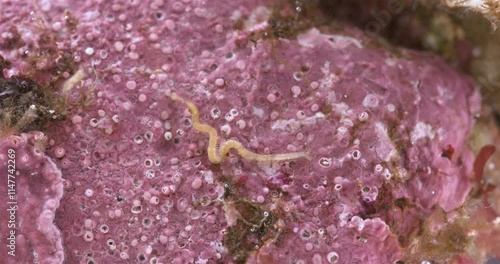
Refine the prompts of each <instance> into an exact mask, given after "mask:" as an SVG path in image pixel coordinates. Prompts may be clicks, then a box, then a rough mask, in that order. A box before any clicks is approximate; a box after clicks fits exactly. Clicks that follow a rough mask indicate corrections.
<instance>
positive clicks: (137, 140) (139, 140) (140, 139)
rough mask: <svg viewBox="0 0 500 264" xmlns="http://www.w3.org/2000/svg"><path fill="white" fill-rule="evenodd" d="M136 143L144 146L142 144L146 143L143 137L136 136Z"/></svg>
mask: <svg viewBox="0 0 500 264" xmlns="http://www.w3.org/2000/svg"><path fill="white" fill-rule="evenodd" d="M134 142H135V143H136V144H142V142H144V139H143V138H142V136H136V137H135V138H134Z"/></svg>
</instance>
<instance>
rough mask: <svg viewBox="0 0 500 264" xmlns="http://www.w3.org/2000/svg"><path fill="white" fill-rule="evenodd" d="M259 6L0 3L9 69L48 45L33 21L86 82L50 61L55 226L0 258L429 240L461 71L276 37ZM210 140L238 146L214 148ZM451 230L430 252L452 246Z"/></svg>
mask: <svg viewBox="0 0 500 264" xmlns="http://www.w3.org/2000/svg"><path fill="white" fill-rule="evenodd" d="M262 4H263V3H259V2H258V1H236V2H234V1H233V2H227V3H225V4H221V3H214V2H208V1H207V2H200V1H186V0H185V1H168V2H164V1H157V0H156V1H150V2H139V1H129V2H126V3H121V2H120V3H118V2H111V1H86V2H85V3H83V4H82V3H80V2H75V1H73V2H72V1H69V2H67V3H62V2H45V1H44V2H40V3H38V4H37V5H33V6H32V5H29V6H24V7H26V8H25V9H21V8H20V7H21V6H20V5H21V4H19V3H10V2H9V3H7V4H5V5H4V8H5V12H4V14H3V19H2V21H4V22H5V23H3V24H2V25H1V26H0V27H1V28H2V29H6V28H12V27H14V28H16V30H17V32H22V34H21V36H22V37H20V38H21V39H22V40H23V41H22V42H21V41H10V42H9V41H8V40H9V39H12V38H14V39H15V34H4V35H2V38H3V39H4V40H5V39H7V43H14V44H12V45H13V46H14V47H10V46H9V47H8V48H3V49H2V50H1V52H2V53H1V55H2V56H3V57H4V58H5V59H6V60H8V61H10V62H12V65H10V66H9V67H10V68H9V69H6V70H5V71H4V74H5V77H6V78H10V77H11V76H13V75H15V74H21V73H23V72H24V71H25V69H26V68H28V66H27V62H26V60H25V57H23V54H25V52H26V51H30V50H31V47H33V46H34V47H36V46H39V45H40V44H41V42H42V40H47V39H51V38H42V34H41V32H43V33H44V34H48V36H54V38H52V39H57V40H58V41H56V43H57V45H56V51H57V50H58V49H61V50H65V51H66V52H70V53H71V56H70V58H71V59H72V62H75V63H77V64H78V65H79V67H81V68H82V69H83V72H84V74H78V72H77V71H76V70H64V71H62V72H60V75H61V76H63V77H64V78H65V79H67V80H68V79H69V80H73V81H70V83H71V89H69V88H68V89H65V91H64V92H65V93H67V94H66V95H65V96H64V97H66V96H67V98H65V101H66V102H79V103H74V104H69V103H66V104H67V108H66V112H65V117H66V118H65V119H64V120H61V121H57V122H56V123H52V124H51V125H50V126H49V127H48V129H47V130H46V131H45V135H46V137H47V138H46V139H45V140H46V144H45V145H44V148H43V151H41V152H40V153H39V155H42V158H43V159H48V158H49V157H50V162H53V164H54V166H56V168H53V167H51V168H53V170H54V171H57V173H61V176H62V181H63V183H64V194H63V197H62V199H60V197H59V196H57V195H54V197H56V198H53V199H56V200H57V201H58V203H54V208H53V209H55V208H57V211H56V213H55V218H54V221H53V223H52V221H50V220H51V219H49V220H47V221H46V222H44V224H43V226H50V227H52V226H53V227H54V228H53V229H51V230H53V232H52V231H51V232H52V233H50V234H48V233H43V232H42V233H41V234H39V237H40V238H39V239H38V240H32V242H31V244H26V245H25V246H20V249H19V250H20V251H21V250H23V252H28V253H26V254H22V255H19V256H16V257H15V258H12V257H9V256H7V255H5V254H6V253H5V251H2V252H1V253H0V254H1V255H0V256H1V257H2V259H6V261H7V263H19V262H24V261H26V262H31V261H33V260H34V258H35V257H37V258H38V261H39V262H41V263H62V262H63V258H64V262H66V263H80V262H82V263H134V262H139V263H147V262H149V263H231V262H232V263H393V262H396V261H398V260H403V259H405V258H406V257H407V255H405V253H407V252H406V250H407V249H408V248H410V249H411V248H413V246H415V245H414V244H412V243H413V241H415V239H417V241H419V239H420V237H421V235H422V234H423V233H424V234H427V233H428V230H429V229H430V227H428V225H427V224H426V218H427V217H430V216H435V215H436V214H437V213H436V212H439V213H443V212H444V213H446V212H453V211H454V210H455V209H456V208H458V207H460V206H461V205H462V204H463V203H464V201H465V199H466V196H467V194H468V193H469V191H470V190H471V179H472V177H473V171H472V166H473V156H472V154H471V152H470V151H469V150H468V149H467V148H466V147H465V143H466V141H467V139H468V136H469V134H470V131H471V128H472V124H473V117H474V115H475V114H476V113H477V112H478V111H479V108H480V98H479V93H478V90H477V88H476V86H475V85H474V84H473V82H472V81H471V80H470V79H469V78H467V77H465V76H464V75H463V74H461V73H459V72H457V71H456V70H454V69H453V68H452V67H450V66H448V65H447V64H446V63H445V62H444V60H443V59H441V58H439V57H437V56H435V55H432V54H429V53H423V52H416V51H411V50H406V49H399V48H394V47H390V48H387V45H381V44H380V43H379V42H378V40H376V39H374V38H371V37H368V36H367V35H366V34H365V33H364V32H363V31H361V30H358V29H356V28H354V27H352V26H349V25H347V24H345V25H344V24H342V26H341V27H334V29H332V28H326V27H322V28H320V29H318V28H314V27H311V28H309V29H305V28H304V29H303V30H301V31H300V32H295V34H290V35H288V34H285V35H280V34H276V33H277V31H276V30H277V29H280V27H276V26H277V25H278V26H279V25H280V24H279V23H278V24H276V20H274V19H270V17H275V16H276V13H273V11H276V10H273V9H272V8H270V7H266V6H263V5H262ZM266 4H269V3H267V2H266ZM27 7H29V8H27ZM20 10H34V11H33V13H28V12H27V11H26V13H24V11H20ZM63 10H65V11H63ZM279 10H280V12H279V16H282V17H285V18H290V17H292V18H293V17H294V16H295V15H297V13H296V12H299V10H298V9H294V8H292V7H290V6H286V5H285V6H280V9H279ZM13 17H15V18H16V20H12V21H10V20H9V19H11V18H13ZM33 21H35V22H36V23H35V22H33ZM268 21H269V22H268ZM292 21H293V20H292ZM40 28H43V30H40ZM10 32H16V31H15V30H13V29H12V30H10ZM44 36H46V35H44ZM279 36H284V37H285V36H286V37H287V38H278V37H279ZM15 43H18V44H15ZM12 45H11V46H12ZM61 56H62V55H61ZM42 58H43V59H45V60H43V61H44V62H45V65H50V64H51V63H54V61H53V60H56V59H57V58H53V57H47V58H46V57H42ZM62 58H66V57H64V56H63V57H62ZM38 59H40V57H38ZM35 66H36V65H35ZM42 66H43V65H42ZM42 66H40V67H41V69H43V67H42ZM35 69H36V67H35ZM72 76H77V78H76V79H71V78H72ZM61 86H64V85H63V84H61ZM61 93H62V92H61ZM173 93H175V94H177V95H178V96H179V97H174V98H172V94H173ZM179 98H183V99H182V100H179ZM173 99H175V100H173ZM193 107H195V108H193ZM193 109H196V111H193ZM195 115H196V116H195ZM195 118H196V119H199V120H195ZM200 125H204V128H203V129H200ZM210 131H216V132H217V133H214V132H210ZM207 132H208V133H207ZM29 135H30V134H21V137H25V138H26V137H29ZM44 138H45V137H44ZM9 140H11V139H10V138H5V139H2V146H3V144H7V143H5V142H10V141H9ZM27 142H29V141H27ZM224 142H233V143H232V144H236V145H238V146H239V147H236V148H227V149H226V150H224V151H220V147H221V146H222V148H224V147H223V146H227V145H225V144H224ZM234 142H238V143H234ZM23 146H24V145H23ZM233 146H234V145H233ZM3 148H4V147H2V149H3ZM26 148H32V147H31V145H29V144H28V143H26ZM241 149H245V150H247V151H249V152H250V153H253V154H255V155H262V156H259V157H276V156H273V155H275V154H285V156H280V157H284V158H280V159H273V158H262V159H255V158H252V157H257V156H253V154H252V155H245V154H244V153H242V152H241V151H239V150H241ZM214 151H215V153H216V155H215V157H216V159H210V153H212V154H213V153H214ZM287 153H288V154H287ZM294 153H295V154H294ZM297 153H299V154H297ZM247 154H248V153H247ZM0 155H4V153H1V154H0ZM286 155H288V156H286ZM212 156H213V155H212ZM4 159H5V158H3V159H2V162H4V161H3V160H4ZM47 162H48V161H47ZM2 164H3V163H2ZM49 164H52V163H49ZM59 171H60V172H59ZM26 177H29V175H21V176H20V178H21V179H23V178H26ZM52 181H54V179H52ZM47 184H48V183H47ZM18 188H19V189H22V190H27V189H28V188H33V187H31V185H24V184H22V182H19V186H18ZM58 194H59V193H58ZM57 197H59V198H57ZM1 199H4V198H1ZM59 199H60V201H59ZM43 201H44V200H43V199H38V203H42V202H43ZM2 202H3V200H2ZM59 203H60V204H59ZM23 206H27V205H23ZM39 206H40V205H39ZM37 212H38V211H30V212H29V214H28V212H25V211H23V212H20V213H19V217H20V218H21V219H22V218H28V217H32V216H31V214H37ZM39 214H41V211H40V212H39ZM434 230H439V228H435V229H434ZM441 230H442V231H441V233H440V234H445V235H446V234H449V232H448V233H446V232H447V230H448V229H441ZM450 230H451V229H450ZM453 230H454V232H455V231H457V232H458V231H460V232H458V233H457V237H459V238H462V237H463V236H465V235H466V234H464V231H463V230H461V229H459V228H456V229H453ZM59 231H60V232H59ZM2 233H3V232H2ZM53 234H57V236H56V239H52V236H49V235H53ZM49 237H50V238H51V239H52V240H50V241H54V243H52V244H44V247H41V246H37V245H38V244H37V243H43V242H40V241H45V240H44V239H48V238H49ZM440 237H444V235H441V236H440ZM21 240H22V238H21V237H18V238H17V241H18V245H22V243H21V242H19V241H21ZM420 240H421V241H424V242H425V241H426V239H424V238H421V239H420ZM60 241H62V242H60ZM463 241H464V242H463V243H462V244H460V245H458V246H457V247H453V248H452V249H451V251H450V252H448V251H447V254H448V253H449V254H448V255H446V257H448V258H453V257H454V256H456V255H460V254H462V253H463V252H465V248H466V247H467V245H468V240H467V239H465V238H464V240H463ZM58 243H62V248H63V249H62V250H61V248H60V247H59V244H58ZM426 245H427V244H426ZM428 251H429V252H430V251H431V250H428ZM60 252H64V256H60ZM431 253H432V252H431ZM438 253H439V252H438ZM41 256H44V259H40V257H41ZM56 257H57V258H56ZM433 257H434V255H432V254H422V255H418V254H417V255H416V258H417V259H418V261H424V260H429V261H430V260H431V258H433Z"/></svg>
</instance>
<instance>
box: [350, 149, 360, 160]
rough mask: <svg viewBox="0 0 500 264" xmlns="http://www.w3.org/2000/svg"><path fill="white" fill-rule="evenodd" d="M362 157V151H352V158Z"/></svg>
mask: <svg viewBox="0 0 500 264" xmlns="http://www.w3.org/2000/svg"><path fill="white" fill-rule="evenodd" d="M360 158H361V152H360V151H359V150H355V151H353V152H352V159H353V160H359V159H360Z"/></svg>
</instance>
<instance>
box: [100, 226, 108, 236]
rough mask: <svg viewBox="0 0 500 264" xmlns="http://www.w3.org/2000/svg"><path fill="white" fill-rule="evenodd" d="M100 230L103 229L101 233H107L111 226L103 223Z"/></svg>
mask: <svg viewBox="0 0 500 264" xmlns="http://www.w3.org/2000/svg"><path fill="white" fill-rule="evenodd" d="M100 230H101V233H103V234H106V233H108V231H109V227H108V226H107V225H102V226H101V228H100Z"/></svg>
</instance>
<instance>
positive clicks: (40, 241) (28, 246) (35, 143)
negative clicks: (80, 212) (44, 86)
mask: <svg viewBox="0 0 500 264" xmlns="http://www.w3.org/2000/svg"><path fill="white" fill-rule="evenodd" d="M46 140H47V138H46V137H45V135H43V134H42V133H40V132H31V133H29V134H21V135H20V136H9V137H7V138H3V139H1V140H0V151H1V152H0V153H1V154H0V169H1V171H2V174H1V175H2V182H3V184H2V185H0V191H1V192H2V194H3V195H2V197H1V200H0V201H1V203H0V210H1V211H2V214H0V220H1V221H2V225H0V233H1V234H2V241H3V242H2V244H3V245H2V251H1V252H0V258H1V259H2V263H34V262H37V263H62V262H63V260H64V252H63V245H62V236H61V232H60V231H59V229H58V228H57V227H56V225H55V224H54V218H55V214H56V209H57V207H59V202H60V200H61V198H62V196H63V179H62V177H61V171H60V170H59V168H58V167H57V165H56V164H55V163H54V162H53V161H52V160H51V159H50V158H49V157H48V156H47V155H46V154H45V153H44V151H43V146H44V144H46ZM9 149H12V150H14V151H15V171H16V172H15V174H13V175H14V176H15V178H12V177H9V179H10V180H13V181H14V183H13V184H15V186H16V189H17V190H16V196H15V197H14V198H13V199H10V197H9V196H8V195H7V187H8V185H7V175H8V174H7V173H6V172H7V171H8V164H12V162H10V163H9V162H8V160H12V159H11V158H9V156H8V150H9ZM10 169H13V168H12V167H10ZM11 175H12V174H11ZM10 183H11V184H12V182H10ZM8 202H17V204H12V203H11V204H8ZM16 206H17V207H16ZM15 208H17V210H15V214H14V217H15V219H14V220H15V223H16V226H15V227H13V226H9V225H8V224H7V223H8V221H9V220H11V219H12V218H11V215H12V214H11V213H10V212H11V211H7V209H15ZM10 223H12V222H10ZM11 231H15V235H14V236H15V243H14V246H15V248H7V247H6V246H5V241H7V237H9V236H10V234H11V233H10V232H11ZM9 245H12V244H11V243H10V240H9ZM8 252H11V253H12V254H15V257H13V256H11V255H9V254H8Z"/></svg>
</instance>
